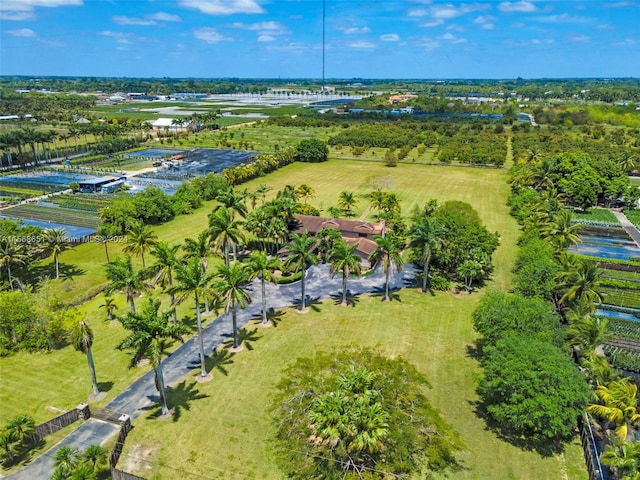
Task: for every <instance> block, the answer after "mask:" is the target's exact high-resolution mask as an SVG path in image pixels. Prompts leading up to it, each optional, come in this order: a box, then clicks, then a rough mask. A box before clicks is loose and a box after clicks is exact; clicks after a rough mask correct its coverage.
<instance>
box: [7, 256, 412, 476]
mask: <svg viewBox="0 0 640 480" xmlns="http://www.w3.org/2000/svg"><path fill="white" fill-rule="evenodd" d="M415 273H416V270H415V268H414V267H413V266H411V265H407V266H405V269H404V270H403V271H401V272H396V271H394V273H392V274H391V278H390V282H389V283H390V288H391V289H394V290H397V289H399V288H403V287H405V286H409V285H413V284H414V280H413V278H414V276H415ZM383 287H384V274H383V273H382V272H381V271H379V270H377V271H376V272H375V273H374V274H373V275H370V276H367V277H360V278H354V279H350V280H349V283H348V288H349V291H350V293H351V294H352V295H354V294H362V293H375V292H382V291H383ZM305 290H306V294H307V297H308V298H309V299H311V300H318V299H323V298H329V297H331V296H335V297H338V296H339V295H341V293H342V277H341V276H340V275H336V276H335V277H332V276H331V273H330V272H329V266H328V265H318V266H314V267H311V268H309V269H308V270H307V274H306V284H305ZM247 291H249V292H250V294H251V298H252V303H251V304H250V305H248V306H247V308H245V309H244V310H239V311H238V316H237V317H238V318H237V321H238V328H240V327H242V326H244V325H246V324H247V323H248V322H249V321H251V320H252V319H255V318H257V317H260V312H261V298H260V282H259V280H254V281H253V282H252V283H250V284H249V285H248V286H247ZM299 303H300V282H295V283H292V284H289V285H273V284H267V307H268V308H274V309H278V308H284V307H290V306H292V305H296V304H299ZM231 330H232V328H231V318H226V316H225V315H221V316H220V317H218V318H217V319H215V320H214V321H211V322H210V323H209V324H208V325H207V326H206V327H204V330H203V341H204V350H205V354H208V355H210V354H211V353H213V352H214V351H215V349H216V348H218V347H219V346H220V345H222V344H223V343H224V342H226V341H228V340H229V339H230V338H231ZM199 365H200V360H199V355H198V343H197V334H196V335H194V336H193V337H192V338H191V339H189V340H188V341H187V342H185V343H184V344H183V345H181V346H180V347H179V348H178V349H177V350H176V351H175V352H173V353H172V354H171V355H170V356H169V357H167V358H166V359H165V360H164V361H163V371H164V379H165V384H166V385H167V387H171V386H173V385H176V384H177V383H178V382H180V381H181V380H182V379H183V378H184V377H185V376H187V375H188V374H189V373H190V372H192V371H193V369H194V368H196V367H198V366H199ZM158 400H159V397H158V392H157V391H156V388H155V384H154V381H153V371H151V370H150V371H149V372H147V373H146V374H145V375H143V376H142V377H140V378H139V379H138V380H136V381H135V382H134V383H132V384H131V385H130V386H129V387H127V388H126V389H125V390H123V391H122V392H121V393H120V394H119V395H118V396H117V397H116V398H114V399H113V400H112V401H111V402H110V403H109V404H108V405H107V406H106V407H105V408H107V409H109V410H115V411H117V412H121V413H126V414H128V415H130V416H131V418H132V419H135V418H137V417H139V416H140V415H142V414H143V413H145V412H146V411H148V410H149V408H150V407H152V406H153V405H154V404H155V403H156V402H157V401H158ZM118 430H119V428H118V427H117V426H115V425H112V424H107V423H105V422H102V421H100V420H95V419H90V420H89V421H87V422H84V423H82V424H80V426H79V427H78V428H77V429H76V430H75V431H74V432H73V433H71V434H70V435H69V436H68V437H66V438H65V439H64V440H62V441H61V442H60V443H58V444H57V445H55V446H54V447H53V448H51V449H50V450H48V451H47V452H45V453H43V454H42V455H40V456H39V457H38V458H36V459H35V460H34V461H33V462H32V463H30V464H29V465H27V466H26V467H25V468H23V469H22V470H19V471H18V472H16V473H14V474H12V475H9V476H8V477H7V478H10V479H15V480H34V479H42V480H45V479H47V478H49V477H50V476H51V474H52V473H53V455H54V454H55V452H56V451H57V450H58V449H59V448H60V447H61V446H63V445H73V446H76V447H78V448H80V449H83V448H86V447H87V446H88V445H91V444H101V443H104V442H105V441H106V440H108V439H109V438H110V437H111V436H112V435H115V434H116V433H117V431H118Z"/></svg>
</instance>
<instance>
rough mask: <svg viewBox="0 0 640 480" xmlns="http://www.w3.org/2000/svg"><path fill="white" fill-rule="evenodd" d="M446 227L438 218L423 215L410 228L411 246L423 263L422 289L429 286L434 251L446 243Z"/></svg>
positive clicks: (425, 289)
mask: <svg viewBox="0 0 640 480" xmlns="http://www.w3.org/2000/svg"><path fill="white" fill-rule="evenodd" d="M444 233H445V230H444V228H443V227H442V226H441V225H440V224H439V222H438V220H437V219H436V218H430V217H421V218H420V219H419V221H417V222H416V223H414V224H413V225H411V228H410V229H409V238H410V241H409V247H412V248H414V249H415V251H416V253H417V254H418V258H419V261H420V263H421V264H422V291H423V292H425V293H426V292H427V289H428V286H429V265H430V264H431V256H432V255H433V252H434V251H435V250H436V249H437V248H439V247H441V246H442V245H444V238H443V235H444Z"/></svg>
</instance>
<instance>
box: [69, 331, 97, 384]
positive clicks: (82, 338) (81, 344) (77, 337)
mask: <svg viewBox="0 0 640 480" xmlns="http://www.w3.org/2000/svg"><path fill="white" fill-rule="evenodd" d="M71 344H72V345H73V348H75V349H76V350H77V351H79V352H82V353H84V354H85V355H86V356H87V363H88V364H89V372H90V373H91V385H92V386H93V394H94V395H98V394H99V393H100V389H99V388H98V381H97V380H96V366H95V364H94V363H93V354H92V353H91V346H92V345H93V331H92V330H91V327H89V325H88V324H87V323H86V322H85V321H81V322H78V324H77V325H76V326H75V327H74V328H73V329H72V330H71Z"/></svg>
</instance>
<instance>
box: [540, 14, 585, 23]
mask: <svg viewBox="0 0 640 480" xmlns="http://www.w3.org/2000/svg"><path fill="white" fill-rule="evenodd" d="M533 20H535V21H537V22H542V23H588V22H589V19H588V18H586V17H582V16H580V15H569V14H568V13H563V14H561V15H545V16H542V17H534V18H533Z"/></svg>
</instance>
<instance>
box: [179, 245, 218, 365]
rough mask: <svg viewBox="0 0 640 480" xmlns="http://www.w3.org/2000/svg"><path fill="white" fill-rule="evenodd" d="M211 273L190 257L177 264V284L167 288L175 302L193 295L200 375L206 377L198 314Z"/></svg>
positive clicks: (208, 290) (208, 289)
mask: <svg viewBox="0 0 640 480" xmlns="http://www.w3.org/2000/svg"><path fill="white" fill-rule="evenodd" d="M212 279H213V275H211V274H207V273H206V272H205V271H204V268H203V267H202V263H201V262H200V259H198V258H195V257H194V258H190V259H189V260H187V262H186V263H182V264H178V267H177V268H176V282H177V284H176V285H174V286H173V288H171V289H170V290H169V292H170V293H171V294H175V295H177V298H176V303H178V304H180V303H182V302H183V301H184V300H185V299H186V298H187V297H189V296H191V295H192V296H193V300H194V301H195V307H196V323H197V325H198V342H199V347H200V376H201V377H206V376H207V370H206V368H205V363H204V358H205V355H204V342H203V339H202V316H201V315H200V299H202V298H204V297H207V296H209V295H210V294H211V288H210V286H209V284H210V283H211V280H212Z"/></svg>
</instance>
